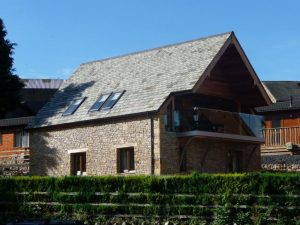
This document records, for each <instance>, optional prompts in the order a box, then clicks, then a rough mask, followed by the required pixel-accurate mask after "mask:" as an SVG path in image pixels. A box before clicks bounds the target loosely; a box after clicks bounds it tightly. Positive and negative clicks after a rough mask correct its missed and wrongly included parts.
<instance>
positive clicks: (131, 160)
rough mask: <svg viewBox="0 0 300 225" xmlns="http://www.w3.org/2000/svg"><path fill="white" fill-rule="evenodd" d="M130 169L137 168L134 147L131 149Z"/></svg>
mask: <svg viewBox="0 0 300 225" xmlns="http://www.w3.org/2000/svg"><path fill="white" fill-rule="evenodd" d="M130 170H135V167H134V149H133V148H131V149H130Z"/></svg>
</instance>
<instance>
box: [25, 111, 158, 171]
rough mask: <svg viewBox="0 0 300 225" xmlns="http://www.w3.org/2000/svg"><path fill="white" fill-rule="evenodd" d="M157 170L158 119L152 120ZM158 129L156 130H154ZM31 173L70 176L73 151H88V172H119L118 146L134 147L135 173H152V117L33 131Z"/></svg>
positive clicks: (31, 137) (31, 138) (156, 169)
mask: <svg viewBox="0 0 300 225" xmlns="http://www.w3.org/2000/svg"><path fill="white" fill-rule="evenodd" d="M153 129H154V132H153V133H154V140H153V143H152V144H153V146H154V153H155V156H154V161H155V162H156V165H155V168H154V170H155V173H156V174H160V164H159V162H160V156H159V154H158V153H159V150H158V147H159V140H158V131H157V129H158V120H157V119H154V120H153ZM155 130H156V131H155ZM30 144H31V168H30V173H31V174H32V175H54V176H58V175H70V166H71V165H70V163H71V159H70V157H71V156H70V154H69V153H68V152H70V151H74V150H78V151H80V150H85V151H86V160H87V162H86V167H87V169H86V170H87V175H106V174H116V173H117V149H118V148H122V147H132V146H133V147H134V154H135V173H136V174H151V120H150V118H149V117H142V118H135V119H127V120H122V121H121V120H120V121H115V122H113V123H112V122H106V123H100V122H98V123H96V122H95V123H94V124H92V125H81V126H77V127H75V126H74V127H72V128H60V129H58V128H52V129H50V128H47V129H44V130H34V131H33V132H31V134H30Z"/></svg>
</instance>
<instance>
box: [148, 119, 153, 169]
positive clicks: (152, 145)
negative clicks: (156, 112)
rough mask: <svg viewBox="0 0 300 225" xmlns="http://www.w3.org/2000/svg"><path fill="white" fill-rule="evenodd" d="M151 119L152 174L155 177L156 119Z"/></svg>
mask: <svg viewBox="0 0 300 225" xmlns="http://www.w3.org/2000/svg"><path fill="white" fill-rule="evenodd" d="M149 117H150V130H151V131H150V132H151V174H152V175H154V118H153V116H151V115H149Z"/></svg>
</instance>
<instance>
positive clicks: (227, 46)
mask: <svg viewBox="0 0 300 225" xmlns="http://www.w3.org/2000/svg"><path fill="white" fill-rule="evenodd" d="M233 67H236V68H235V69H233ZM248 75H250V76H248ZM250 78H251V79H250ZM207 83H209V84H211V85H212V86H213V87H214V88H213V89H212V88H211V87H208V85H207ZM225 83H226V85H225ZM228 84H229V85H228ZM238 88H240V90H239V94H238V96H242V97H244V98H248V99H251V100H252V101H250V102H251V103H252V105H253V107H257V106H264V105H270V104H271V103H272V101H271V99H270V97H269V95H268V94H267V92H266V90H265V88H264V87H263V85H262V83H261V81H260V80H259V78H258V76H257V74H256V72H255V70H254V69H253V67H252V65H251V63H250V62H249V60H248V58H247V56H246V54H245V52H244V50H243V49H242V47H241V45H240V44H239V42H238V40H237V38H236V36H235V35H234V33H233V32H232V33H231V35H230V36H229V38H228V39H227V40H226V42H225V43H224V45H223V47H222V48H221V49H220V50H219V52H218V53H217V55H216V56H215V57H214V58H213V60H212V61H211V63H210V64H209V66H208V67H207V68H206V70H205V71H204V73H203V74H202V76H201V77H200V79H199V80H198V82H196V84H195V85H194V87H193V89H192V92H193V93H205V94H211V95H219V96H222V97H225V98H233V97H237V96H232V90H233V89H238ZM245 88H246V89H245ZM254 90H255V92H254ZM216 92H218V93H216ZM253 94H255V96H253V97H252V98H249V97H251V96H250V95H253ZM257 97H258V98H259V99H258V98H257ZM254 101H255V102H254ZM248 102H249V101H248Z"/></svg>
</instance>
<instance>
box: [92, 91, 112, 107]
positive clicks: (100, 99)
mask: <svg viewBox="0 0 300 225" xmlns="http://www.w3.org/2000/svg"><path fill="white" fill-rule="evenodd" d="M109 95H110V94H105V95H102V96H100V98H99V99H98V100H97V101H96V102H95V103H94V105H93V106H92V107H91V108H90V111H97V110H99V109H100V108H101V106H102V105H103V103H104V102H105V101H106V100H107V98H108V97H109Z"/></svg>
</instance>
